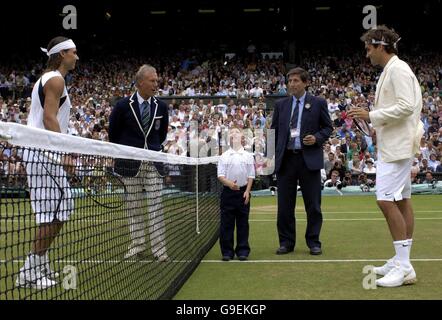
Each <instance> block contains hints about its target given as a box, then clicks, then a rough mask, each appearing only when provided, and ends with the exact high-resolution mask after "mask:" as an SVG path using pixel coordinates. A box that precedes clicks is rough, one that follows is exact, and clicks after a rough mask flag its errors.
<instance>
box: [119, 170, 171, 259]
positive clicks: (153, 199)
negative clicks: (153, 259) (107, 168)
mask: <svg viewBox="0 0 442 320" xmlns="http://www.w3.org/2000/svg"><path fill="white" fill-rule="evenodd" d="M122 180H123V183H124V184H125V186H126V192H127V199H126V209H127V214H128V219H129V231H130V237H131V239H132V244H131V246H137V247H140V246H141V247H143V246H144V245H145V242H146V239H145V231H144V230H145V218H146V216H147V220H148V225H149V238H150V244H151V248H152V253H153V254H154V255H155V256H161V255H163V254H165V253H166V241H165V236H166V231H165V225H164V215H163V204H162V198H161V194H162V190H163V178H162V177H161V176H160V175H159V174H158V171H157V170H156V168H155V167H154V166H153V164H151V163H148V162H143V163H142V164H141V166H140V169H139V171H138V174H137V175H136V176H135V177H123V178H122ZM144 190H145V191H144ZM146 200H147V203H146Z"/></svg>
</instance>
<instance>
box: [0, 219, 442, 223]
mask: <svg viewBox="0 0 442 320" xmlns="http://www.w3.org/2000/svg"><path fill="white" fill-rule="evenodd" d="M2 220H5V221H2ZM119 220H121V221H123V222H125V221H126V218H123V219H118V220H104V219H76V220H70V223H73V224H75V223H108V222H118V221H119ZM168 220H169V221H170V220H171V219H168ZM296 220H297V221H307V219H303V218H297V219H296ZM323 220H324V221H385V218H324V219H323ZM414 220H442V217H434V218H416V217H415V218H414ZM0 221H2V222H4V223H22V224H30V223H33V222H34V221H30V220H26V221H23V220H19V219H0ZM173 221H186V222H194V220H183V219H179V220H173ZM203 221H218V220H203ZM275 221H276V219H249V222H275Z"/></svg>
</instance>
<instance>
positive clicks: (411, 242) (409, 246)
mask: <svg viewBox="0 0 442 320" xmlns="http://www.w3.org/2000/svg"><path fill="white" fill-rule="evenodd" d="M407 241H408V256H409V257H410V256H411V246H412V245H413V239H407Z"/></svg>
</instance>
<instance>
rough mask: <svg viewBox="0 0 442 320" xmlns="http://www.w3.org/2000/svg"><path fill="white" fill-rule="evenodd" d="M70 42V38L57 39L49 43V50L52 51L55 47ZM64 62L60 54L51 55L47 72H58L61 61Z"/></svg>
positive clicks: (47, 64)
mask: <svg viewBox="0 0 442 320" xmlns="http://www.w3.org/2000/svg"><path fill="white" fill-rule="evenodd" d="M66 40H69V38H66V37H61V36H60V37H55V38H54V39H52V40H51V41H49V43H48V47H47V50H48V52H49V50H51V49H52V48H53V47H55V46H56V45H57V44H59V43H62V42H63V41H66ZM62 60H63V57H62V56H61V54H60V52H58V53H54V54H51V55H50V56H49V59H48V62H47V63H46V71H54V70H57V69H58V68H59V67H60V65H61V61H62Z"/></svg>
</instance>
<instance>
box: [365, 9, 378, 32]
mask: <svg viewBox="0 0 442 320" xmlns="http://www.w3.org/2000/svg"><path fill="white" fill-rule="evenodd" d="M362 13H364V14H367V15H366V16H365V17H364V19H363V20H362V27H363V28H364V29H365V30H370V29H376V26H377V22H378V14H377V9H376V7H375V6H373V5H366V6H364V8H363V9H362Z"/></svg>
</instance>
